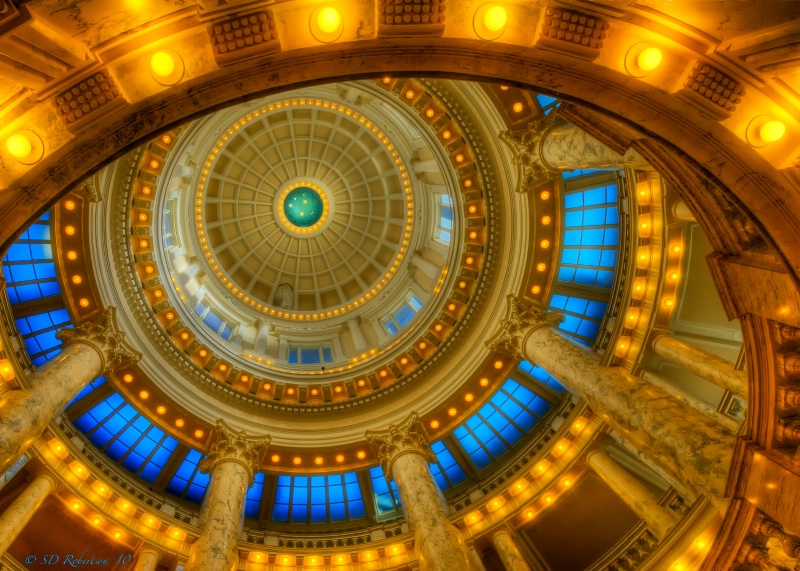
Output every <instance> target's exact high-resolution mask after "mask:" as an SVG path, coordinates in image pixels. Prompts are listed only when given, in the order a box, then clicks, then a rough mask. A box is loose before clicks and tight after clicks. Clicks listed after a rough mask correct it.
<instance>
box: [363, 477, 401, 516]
mask: <svg viewBox="0 0 800 571" xmlns="http://www.w3.org/2000/svg"><path fill="white" fill-rule="evenodd" d="M369 477H370V480H372V491H373V493H374V494H375V509H376V510H377V512H378V515H383V514H386V513H390V512H393V511H396V510H398V509H400V493H399V492H398V491H397V484H395V483H394V480H392V482H391V483H389V482H387V480H386V478H385V477H384V475H383V469H382V468H381V467H380V466H375V467H374V468H370V470H369Z"/></svg>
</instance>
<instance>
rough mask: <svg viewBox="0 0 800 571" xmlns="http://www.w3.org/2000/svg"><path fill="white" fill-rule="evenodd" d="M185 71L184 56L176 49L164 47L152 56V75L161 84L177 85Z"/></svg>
mask: <svg viewBox="0 0 800 571" xmlns="http://www.w3.org/2000/svg"><path fill="white" fill-rule="evenodd" d="M183 72H184V65H183V58H181V56H179V55H178V53H177V52H176V51H175V50H170V49H163V50H159V51H157V52H155V53H154V54H153V55H151V56H150V75H151V77H152V78H153V79H155V80H156V82H158V83H160V84H161V85H175V84H176V83H178V82H179V81H180V80H181V78H183Z"/></svg>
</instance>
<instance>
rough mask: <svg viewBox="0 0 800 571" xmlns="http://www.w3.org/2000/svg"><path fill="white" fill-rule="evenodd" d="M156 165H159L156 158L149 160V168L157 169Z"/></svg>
mask: <svg viewBox="0 0 800 571" xmlns="http://www.w3.org/2000/svg"><path fill="white" fill-rule="evenodd" d="M158 165H159V162H158V161H156V160H152V161H150V168H153V169H157V168H158Z"/></svg>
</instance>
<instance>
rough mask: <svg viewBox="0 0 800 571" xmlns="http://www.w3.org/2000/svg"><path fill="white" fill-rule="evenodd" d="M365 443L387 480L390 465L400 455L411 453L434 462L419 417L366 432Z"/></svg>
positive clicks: (412, 416) (411, 416) (390, 471)
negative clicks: (371, 450)
mask: <svg viewBox="0 0 800 571" xmlns="http://www.w3.org/2000/svg"><path fill="white" fill-rule="evenodd" d="M366 438H367V442H369V445H370V446H371V447H372V449H373V450H374V451H375V454H376V455H377V456H378V461H379V462H380V463H381V468H383V474H384V475H385V476H386V478H387V479H389V478H391V474H392V463H394V461H395V459H397V457H398V456H400V455H401V454H405V453H408V452H413V453H415V454H421V455H422V456H424V457H425V459H426V460H428V461H429V462H434V461H435V460H436V455H435V454H434V453H433V451H432V450H431V448H430V446H429V445H428V436H427V434H425V428H424V427H423V426H422V423H421V422H420V420H419V415H418V414H417V413H416V412H412V413H411V415H410V416H409V417H408V418H407V419H406V420H404V421H403V422H401V423H400V424H397V425H395V424H390V425H389V428H388V429H387V430H383V431H371V430H370V431H368V432H367V433H366Z"/></svg>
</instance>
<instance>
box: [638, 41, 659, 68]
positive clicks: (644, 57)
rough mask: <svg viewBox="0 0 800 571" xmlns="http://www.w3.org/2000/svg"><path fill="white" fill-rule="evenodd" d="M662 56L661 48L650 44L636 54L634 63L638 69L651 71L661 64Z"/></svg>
mask: <svg viewBox="0 0 800 571" xmlns="http://www.w3.org/2000/svg"><path fill="white" fill-rule="evenodd" d="M662 57H663V56H662V54H661V50H660V49H658V48H656V47H652V46H651V47H649V48H645V49H643V50H642V52H641V53H640V54H639V55H638V56H636V65H638V66H639V69H641V70H642V71H653V70H654V69H655V68H657V67H658V66H659V65H661V60H662Z"/></svg>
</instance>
